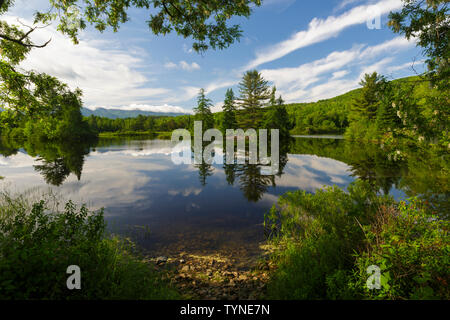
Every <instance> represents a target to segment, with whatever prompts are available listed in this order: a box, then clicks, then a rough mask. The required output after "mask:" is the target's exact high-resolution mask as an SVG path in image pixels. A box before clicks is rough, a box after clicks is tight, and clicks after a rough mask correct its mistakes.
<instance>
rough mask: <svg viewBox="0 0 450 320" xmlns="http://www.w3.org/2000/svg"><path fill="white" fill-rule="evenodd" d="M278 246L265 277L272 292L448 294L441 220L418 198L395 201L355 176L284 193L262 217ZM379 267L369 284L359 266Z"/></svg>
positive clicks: (287, 295) (310, 295)
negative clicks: (344, 184)
mask: <svg viewBox="0 0 450 320" xmlns="http://www.w3.org/2000/svg"><path fill="white" fill-rule="evenodd" d="M266 227H267V228H268V230H269V231H270V233H271V235H272V237H273V240H272V241H274V242H275V243H276V244H278V245H279V246H280V248H282V249H281V250H280V251H279V252H278V253H277V254H276V256H275V257H274V259H275V261H276V262H277V264H278V269H277V270H276V272H275V274H274V275H273V277H272V280H271V282H270V284H269V290H268V297H269V298H272V299H372V298H382V299H400V298H402V299H415V298H441V299H448V298H449V297H450V292H449V290H448V287H447V286H446V283H448V281H449V280H450V279H449V275H448V268H449V267H450V260H449V258H448V256H449V255H448V254H449V250H450V245H449V243H448V228H449V223H448V221H447V220H440V219H439V218H438V217H436V216H433V215H431V213H430V210H429V209H428V208H427V207H426V206H425V205H423V204H421V203H420V205H418V202H415V201H413V202H411V203H410V204H405V203H403V202H401V203H395V202H394V201H393V200H392V199H391V198H389V197H388V196H379V195H377V194H376V192H374V191H373V189H372V188H371V186H370V184H368V183H364V182H362V181H357V182H356V183H354V184H352V185H350V186H349V187H348V192H345V191H344V190H341V189H339V188H337V187H333V188H327V189H325V190H318V191H317V193H316V194H314V195H313V194H308V193H306V192H304V191H297V192H292V193H287V194H285V195H284V196H282V197H280V199H279V201H278V206H274V207H273V208H272V210H271V211H270V214H268V215H267V216H266ZM370 265H377V266H378V267H379V268H380V269H381V289H380V290H376V289H373V290H370V289H368V287H367V285H366V283H367V280H368V277H369V275H368V274H367V267H369V266H370Z"/></svg>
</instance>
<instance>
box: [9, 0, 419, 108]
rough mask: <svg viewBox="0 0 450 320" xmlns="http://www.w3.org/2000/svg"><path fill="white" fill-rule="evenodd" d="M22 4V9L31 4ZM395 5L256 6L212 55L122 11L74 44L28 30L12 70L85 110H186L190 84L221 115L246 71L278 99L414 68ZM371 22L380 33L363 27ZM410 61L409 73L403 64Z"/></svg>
mask: <svg viewBox="0 0 450 320" xmlns="http://www.w3.org/2000/svg"><path fill="white" fill-rule="evenodd" d="M31 2H32V3H31ZM47 7H48V0H35V1H27V0H17V1H16V6H15V7H14V9H13V10H11V11H10V12H9V13H8V17H6V19H8V21H11V22H14V21H17V18H20V20H22V21H24V22H27V21H30V19H31V18H32V14H33V12H34V11H35V10H36V9H37V8H40V9H45V8H47ZM399 8H401V0H373V1H372V0H318V1H307V2H306V1H300V0H265V1H263V5H262V6H261V7H259V8H255V9H254V12H253V14H252V16H251V17H250V18H249V19H245V18H235V19H233V22H236V23H239V24H240V25H241V27H242V29H243V32H244V33H243V37H242V39H241V41H240V42H239V43H235V44H233V45H232V46H231V47H230V48H228V49H225V50H222V51H207V52H206V53H204V54H203V55H199V54H197V53H195V52H192V50H191V49H190V48H191V45H192V42H191V41H190V40H189V39H183V38H181V37H178V36H177V35H176V34H171V35H168V36H165V37H162V36H159V37H158V36H154V35H152V34H151V32H150V31H149V30H148V28H147V26H146V25H145V20H146V19H147V15H148V13H147V12H145V11H142V10H134V11H132V12H131V21H130V22H128V23H126V24H125V25H123V26H122V27H121V28H120V30H119V32H118V33H113V32H110V31H108V32H105V33H103V34H100V33H98V32H97V31H96V30H92V28H89V29H88V30H86V31H85V32H83V33H82V35H81V42H80V44H79V45H73V44H72V43H71V42H70V40H69V39H67V38H66V37H64V36H62V35H61V34H59V33H58V32H56V30H55V26H49V27H47V28H46V29H42V30H39V31H37V32H35V35H34V40H35V41H36V42H43V41H46V40H47V39H48V38H50V37H51V38H52V41H51V43H50V44H49V45H48V46H47V47H46V48H44V49H35V50H34V51H32V52H31V53H30V55H29V57H28V59H27V60H26V61H24V62H23V64H22V67H23V68H27V69H30V68H32V69H35V70H38V71H42V72H46V73H49V74H51V75H53V76H56V77H58V78H60V79H61V80H63V81H65V82H67V83H68V84H69V85H70V86H71V87H72V88H75V87H79V88H81V89H82V90H83V93H84V105H85V107H88V108H91V109H94V108H96V107H105V108H118V109H136V108H138V109H142V110H147V111H164V112H183V111H185V112H191V110H192V108H193V107H194V106H195V104H196V96H197V93H198V91H199V89H200V88H205V89H206V91H207V95H208V97H210V98H211V99H212V100H213V103H214V108H213V110H214V111H219V110H220V109H221V104H222V101H223V99H224V94H225V91H226V90H227V89H228V88H230V87H231V88H233V89H234V90H235V93H237V92H238V90H237V84H238V82H239V80H240V78H241V77H242V75H243V73H244V72H245V71H246V70H249V69H253V68H256V69H258V70H259V71H261V72H262V74H263V76H264V77H265V78H266V79H267V80H269V81H270V83H271V84H272V85H276V86H277V88H278V93H279V94H281V95H282V96H283V98H284V100H285V101H287V102H307V101H317V100H320V99H325V98H330V97H333V96H336V95H339V94H342V93H345V92H347V91H349V90H351V89H354V88H357V87H358V82H359V79H360V78H361V76H362V75H363V74H364V73H366V72H371V71H378V72H379V73H382V74H384V75H386V76H387V77H388V78H399V77H404V76H408V75H413V74H415V72H416V71H417V72H420V71H422V70H423V63H422V61H423V57H422V55H421V50H420V49H419V48H417V47H416V45H415V43H414V41H406V40H405V39H404V38H402V37H401V36H399V35H397V34H394V33H392V31H391V30H390V29H389V28H388V27H387V25H386V23H387V15H388V13H389V12H390V11H391V10H398V9H399ZM378 15H380V16H381V25H380V26H381V28H380V29H377V28H375V29H374V28H369V27H368V24H367V21H368V20H369V22H372V23H375V21H376V20H375V18H376V17H377V16H378ZM413 63H414V67H413Z"/></svg>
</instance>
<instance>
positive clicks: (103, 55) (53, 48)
mask: <svg viewBox="0 0 450 320" xmlns="http://www.w3.org/2000/svg"><path fill="white" fill-rule="evenodd" d="M5 19H6V20H7V21H8V22H11V23H15V22H16V21H17V18H16V17H11V16H9V17H5ZM21 20H22V21H24V22H25V23H27V24H30V25H31V24H32V23H31V22H29V21H27V20H25V19H21ZM32 38H33V41H34V42H35V43H44V42H46V41H47V40H48V39H50V38H51V39H52V40H51V42H50V43H49V44H48V45H47V46H46V47H45V48H42V49H35V50H32V51H31V52H30V54H29V56H28V58H27V59H26V60H25V61H23V62H22V64H21V67H22V68H24V69H33V70H37V71H39V72H45V73H48V74H50V75H52V76H55V77H57V78H59V79H60V80H61V81H63V82H65V83H67V84H68V85H69V86H70V87H71V88H72V89H74V88H76V87H79V88H80V89H82V90H83V101H84V102H85V105H86V106H87V107H89V106H96V105H97V106H98V105H110V106H120V105H129V104H139V103H141V104H142V103H143V102H147V101H148V100H149V99H152V100H157V101H161V100H164V97H165V96H166V95H168V94H169V93H170V90H169V89H166V88H158V87H153V86H151V81H152V79H150V78H148V76H147V75H145V74H144V73H143V72H142V71H140V70H143V69H144V68H145V67H147V68H148V65H147V64H146V63H144V62H145V59H144V58H146V56H145V53H143V51H142V50H139V48H136V50H129V51H125V50H121V49H118V47H120V46H119V44H118V43H117V42H114V41H105V40H98V39H91V40H81V41H80V43H79V44H78V45H74V44H73V43H72V42H71V41H70V39H68V38H67V37H65V36H63V35H61V34H60V33H59V32H57V31H56V30H55V29H54V28H53V27H52V26H49V27H47V28H45V29H40V30H39V31H38V32H35V33H33V34H32Z"/></svg>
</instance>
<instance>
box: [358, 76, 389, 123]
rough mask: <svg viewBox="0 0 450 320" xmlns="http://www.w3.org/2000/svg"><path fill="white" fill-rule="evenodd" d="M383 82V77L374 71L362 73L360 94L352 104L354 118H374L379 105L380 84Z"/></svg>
mask: <svg viewBox="0 0 450 320" xmlns="http://www.w3.org/2000/svg"><path fill="white" fill-rule="evenodd" d="M384 82H385V81H384V77H382V76H380V75H379V74H378V73H376V72H374V73H372V74H367V73H366V74H365V75H364V78H363V79H362V80H361V82H360V83H359V84H360V85H361V86H362V89H361V96H360V97H359V98H357V99H355V101H354V103H353V105H352V111H353V117H354V120H358V119H368V120H374V119H375V118H376V115H377V110H378V107H379V105H380V93H381V85H382V84H383V83H384Z"/></svg>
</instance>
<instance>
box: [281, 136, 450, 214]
mask: <svg viewBox="0 0 450 320" xmlns="http://www.w3.org/2000/svg"><path fill="white" fill-rule="evenodd" d="M399 149H401V150H398V151H400V153H401V154H403V157H402V158H400V159H397V160H395V159H394V158H393V157H392V156H390V153H391V152H392V151H391V152H388V151H386V150H385V149H383V148H382V147H381V146H380V145H377V144H360V143H353V142H349V141H344V140H329V139H295V141H294V142H293V143H292V144H291V149H290V151H289V153H291V154H311V155H317V156H320V157H327V158H332V159H335V160H338V161H341V162H344V163H346V164H347V165H349V166H350V171H351V172H352V173H351V175H352V176H354V177H355V178H360V179H362V180H365V181H368V182H369V183H370V184H371V185H372V186H373V188H374V189H375V190H376V191H380V190H381V191H382V192H383V193H384V194H388V193H389V192H391V191H392V189H393V188H394V187H395V188H396V189H400V190H402V191H403V192H404V193H405V194H406V195H407V196H408V197H412V196H419V197H420V198H422V199H424V200H426V201H428V202H429V203H430V204H431V205H432V206H434V207H435V208H436V209H437V210H439V211H441V212H450V205H449V199H450V191H449V187H450V185H449V172H450V168H449V163H450V162H449V155H448V154H447V155H439V154H436V153H435V152H434V151H433V150H430V149H419V148H416V147H407V146H404V147H403V148H399Z"/></svg>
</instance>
